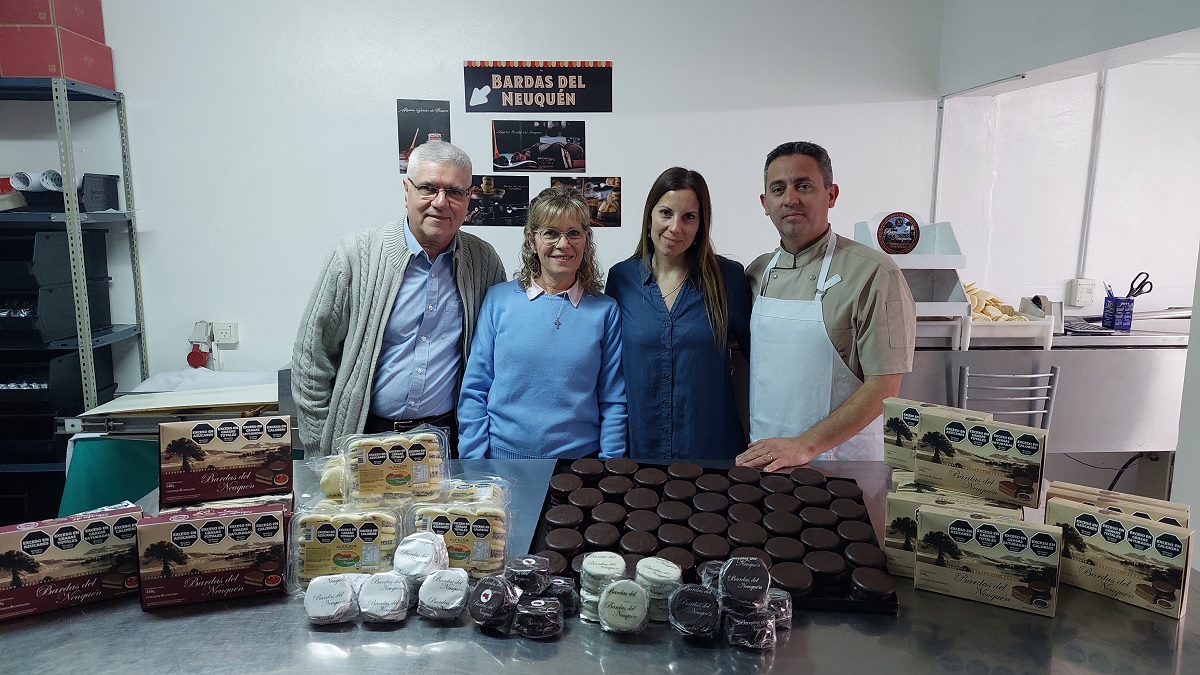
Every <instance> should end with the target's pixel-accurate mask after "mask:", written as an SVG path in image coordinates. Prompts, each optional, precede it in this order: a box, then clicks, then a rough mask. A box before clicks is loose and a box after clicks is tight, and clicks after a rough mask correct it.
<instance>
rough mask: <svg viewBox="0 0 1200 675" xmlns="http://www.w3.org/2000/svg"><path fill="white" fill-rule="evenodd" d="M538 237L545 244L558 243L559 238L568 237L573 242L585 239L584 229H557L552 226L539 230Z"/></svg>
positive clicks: (576, 242)
mask: <svg viewBox="0 0 1200 675" xmlns="http://www.w3.org/2000/svg"><path fill="white" fill-rule="evenodd" d="M537 235H538V238H539V239H541V240H542V243H544V244H557V243H558V240H559V238H561V237H566V238H567V241H568V242H570V243H572V244H578V243H579V242H581V241H583V230H566V231H563V230H556V229H554V228H552V227H547V228H546V229H544V230H538V231H537Z"/></svg>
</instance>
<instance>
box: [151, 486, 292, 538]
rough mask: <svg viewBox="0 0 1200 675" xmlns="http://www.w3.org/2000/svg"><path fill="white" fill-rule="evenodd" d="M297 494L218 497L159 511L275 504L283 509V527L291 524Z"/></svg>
mask: <svg viewBox="0 0 1200 675" xmlns="http://www.w3.org/2000/svg"><path fill="white" fill-rule="evenodd" d="M295 502H296V500H295V496H294V495H293V494H292V493H291V492H289V493H287V494H283V495H261V496H258V497H236V498H234V499H218V500H215V501H211V502H200V503H198V504H188V505H187V506H172V507H169V508H165V509H162V510H160V511H159V512H158V515H160V516H167V515H171V514H174V513H191V512H193V511H208V510H212V509H241V508H247V507H251V506H275V507H277V508H281V509H283V527H284V529H285V530H287V529H288V527H289V526H290V525H291V522H292V511H293V510H294V509H295Z"/></svg>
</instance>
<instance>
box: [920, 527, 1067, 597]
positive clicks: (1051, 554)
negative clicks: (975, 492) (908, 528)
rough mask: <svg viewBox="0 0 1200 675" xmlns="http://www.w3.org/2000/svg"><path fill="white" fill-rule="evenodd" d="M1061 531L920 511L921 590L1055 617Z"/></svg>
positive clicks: (1051, 528) (1055, 528)
mask: <svg viewBox="0 0 1200 675" xmlns="http://www.w3.org/2000/svg"><path fill="white" fill-rule="evenodd" d="M1062 536H1063V535H1062V528H1059V527H1053V526H1048V525H1042V524H1038V523H1023V522H1006V521H1005V520H1003V519H1001V518H999V517H993V516H988V515H986V514H970V515H967V514H964V513H962V512H961V511H956V510H954V509H946V508H941V507H937V506H922V507H921V509H920V510H919V511H918V512H917V565H916V569H917V574H916V577H915V578H914V585H915V586H916V587H917V588H919V589H922V590H926V591H934V592H935V593H942V594H945V595H953V596H955V597H959V598H963V599H965V600H974V601H976V602H985V603H987V604H989V605H997V606H999V607H1008V608H1011V609H1018V610H1021V611H1023V612H1030V613H1033V614H1041V615H1042V616H1054V610H1055V607H1056V605H1057V600H1058V572H1059V559H1060V556H1061V553H1062Z"/></svg>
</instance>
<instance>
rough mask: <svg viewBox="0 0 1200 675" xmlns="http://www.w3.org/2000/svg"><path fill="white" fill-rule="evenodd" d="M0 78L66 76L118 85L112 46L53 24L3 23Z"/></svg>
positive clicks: (106, 87)
mask: <svg viewBox="0 0 1200 675" xmlns="http://www.w3.org/2000/svg"><path fill="white" fill-rule="evenodd" d="M0 77H65V78H67V79H70V80H78V81H80V82H86V83H87V84H94V85H96V86H97V87H102V88H104V89H116V88H117V85H116V79H115V78H114V76H113V60H112V50H111V49H109V48H108V47H107V46H106V45H104V44H102V43H100V42H96V41H95V40H89V39H88V38H85V37H83V36H82V35H77V34H75V33H72V32H71V31H69V30H64V29H62V28H55V27H53V26H0Z"/></svg>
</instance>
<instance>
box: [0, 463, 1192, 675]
mask: <svg viewBox="0 0 1200 675" xmlns="http://www.w3.org/2000/svg"><path fill="white" fill-rule="evenodd" d="M465 464H467V468H469V469H470V470H473V471H491V472H494V473H496V474H498V475H502V476H506V477H510V478H515V479H516V480H517V481H518V482H517V486H518V487H517V489H516V490H514V493H513V497H514V499H513V504H512V507H513V510H514V513H515V514H516V515H515V517H514V520H515V527H514V533H513V541H514V542H522V541H529V540H530V538H531V537H532V534H533V528H534V525H535V523H534V522H533V521H534V518H535V516H536V514H537V513H538V512H539V509H540V507H541V502H542V499H543V496H544V494H545V485H546V481H547V480H548V478H549V475H550V471H551V468H552V466H553V463H552V462H550V461H543V460H529V461H524V462H467V463H465ZM454 468H458V467H457V466H456V467H454ZM820 468H822V469H823V470H825V471H826V472H827V473H830V474H836V475H844V476H849V477H852V478H855V479H857V480H858V481H859V484H860V485H862V486H863V489H864V493H865V494H866V497H867V501H868V505H869V508H870V513H871V516H872V520H873V521H874V522H875V524H876V527H877V528H879V527H881V526H882V520H883V515H882V514H883V507H882V498H883V494H884V491H885V485H886V482H885V481H886V479H887V475H888V471H887V467H885V466H883V465H882V464H876V463H854V462H844V463H838V462H829V463H826V464H823V465H821V466H820ZM298 471H299V473H298V475H300V476H304V478H305V479H306V481H307V484H308V485H311V484H312V482H313V479H312V477H311V474H306V473H305V470H303V469H300V468H298ZM303 485H304V483H301V486H302V487H303ZM899 596H900V613H899V615H897V616H879V615H847V614H829V613H815V612H814V613H798V614H797V616H796V617H795V623H794V625H793V626H792V628H791V630H788V631H781V632H780V638H779V644H778V646H777V647H776V649H775V650H773V651H769V652H763V653H758V652H751V651H745V650H741V649H735V648H731V647H729V646H727V645H724V644H721V643H719V642H709V641H698V642H696V641H688V640H684V639H682V638H680V637H679V636H677V635H676V634H675V633H674V632H672V631H671V629H670V628H669V627H667V626H665V625H659V624H652V625H651V627H650V628H649V629H648V630H647V631H646V632H644V633H641V634H638V635H628V636H619V635H610V634H607V633H604V632H603V631H601V630H600V628H599V627H598V626H595V625H590V624H585V623H583V622H581V621H579V620H576V619H572V620H570V621H569V622H568V626H567V629H566V631H565V632H564V633H563V634H562V635H561V636H560V637H558V638H557V639H554V640H550V641H544V642H535V641H532V640H525V639H521V638H509V639H501V638H495V637H492V636H490V635H485V634H483V633H481V632H480V631H479V630H477V629H476V628H475V627H474V626H473V625H472V623H471V620H470V619H469V618H467V617H465V616H464V618H462V619H460V620H459V621H458V622H457V623H455V624H454V625H450V626H445V625H438V624H435V623H433V622H431V621H428V620H426V619H424V618H421V617H418V616H415V615H414V616H410V617H409V618H408V619H407V620H406V621H404V622H403V623H402V624H400V625H399V626H395V627H384V628H374V627H369V626H364V625H361V624H351V625H343V626H333V627H316V626H310V625H308V623H307V621H306V620H305V616H304V608H303V606H302V603H301V600H300V599H299V598H289V597H286V596H278V597H275V598H259V599H249V600H247V599H242V600H233V601H228V602H215V603H209V604H201V605H191V606H189V607H181V608H176V609H170V610H166V611H159V612H154V613H146V612H142V610H141V609H140V608H139V605H138V602H137V599H136V598H129V599H123V600H118V601H114V602H109V603H101V604H94V605H86V606H84V607H80V608H76V609H69V610H63V611H60V612H56V613H51V614H44V615H41V616H37V617H31V618H28V619H21V620H17V621H11V622H6V623H0V673H72V674H74V673H155V674H156V675H160V674H162V673H168V674H170V675H176V674H178V673H322V674H324V675H328V674H329V673H374V672H400V673H405V672H420V673H485V672H489V671H501V670H503V671H505V672H514V673H525V672H529V673H533V672H538V673H545V672H556V671H562V672H576V673H617V674H619V675H631V674H633V673H698V672H721V673H725V672H727V673H756V672H768V671H775V672H780V673H827V672H828V673H880V672H882V673H887V675H899V674H902V673H921V674H925V673H963V674H965V675H1003V674H1011V675H1019V674H1022V673H1043V672H1050V671H1053V672H1056V673H1093V672H1095V673H1180V672H1182V673H1194V672H1197V670H1198V669H1200V635H1198V633H1200V631H1198V630H1197V628H1196V621H1200V618H1197V617H1193V620H1192V621H1191V622H1190V625H1189V620H1188V618H1187V617H1185V619H1184V620H1181V621H1175V620H1172V619H1168V618H1166V617H1163V616H1159V615H1157V614H1153V613H1151V612H1148V611H1145V610H1141V609H1136V608H1133V607H1130V606H1128V605H1124V604H1121V603H1119V602H1116V601H1114V600H1110V599H1108V598H1103V597H1100V596H1098V595H1094V594H1091V593H1087V592H1084V591H1080V590H1078V589H1075V588H1069V587H1064V588H1063V590H1062V594H1061V596H1060V601H1059V607H1058V616H1057V617H1056V618H1054V619H1047V618H1043V617H1039V616H1035V615H1032V614H1024V613H1021V612H1016V611H1013V610H1008V609H1002V608H999V607H992V606H989V605H982V604H978V603H973V602H968V601H965V600H959V599H957V598H951V597H947V596H942V595H937V594H933V593H927V592H916V591H914V590H913V588H912V583H911V582H910V581H908V580H903V579H901V580H900V590H899ZM1196 596H1197V593H1196V592H1195V591H1194V590H1193V591H1192V592H1191V593H1189V597H1188V603H1189V606H1190V607H1192V609H1193V611H1195V610H1196V608H1197V607H1198V605H1197V600H1196Z"/></svg>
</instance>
